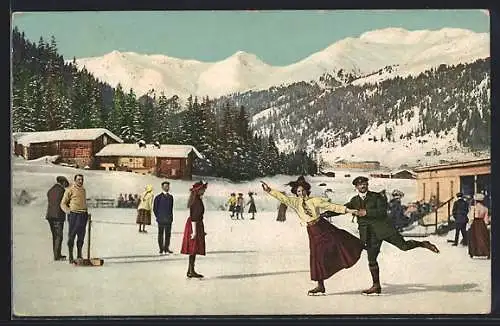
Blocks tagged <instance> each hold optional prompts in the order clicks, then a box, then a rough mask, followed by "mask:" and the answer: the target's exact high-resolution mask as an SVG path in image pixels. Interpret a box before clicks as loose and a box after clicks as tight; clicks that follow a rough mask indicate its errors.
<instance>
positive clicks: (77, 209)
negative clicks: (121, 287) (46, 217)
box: [61, 174, 88, 264]
mask: <svg viewBox="0 0 500 326" xmlns="http://www.w3.org/2000/svg"><path fill="white" fill-rule="evenodd" d="M74 181H75V182H74V183H73V184H72V185H71V186H70V187H68V188H67V189H66V191H65V192H64V196H63V198H62V200H61V209H62V210H63V211H64V212H65V213H66V214H68V224H69V225H68V253H69V262H70V264H72V263H74V262H75V260H74V257H73V248H74V244H75V238H76V237H77V236H78V239H77V240H76V250H77V251H76V252H77V254H76V258H77V259H83V256H82V248H83V241H84V239H85V228H86V226H87V221H88V212H87V192H86V190H85V188H84V187H83V175H82V174H77V175H75V177H74Z"/></svg>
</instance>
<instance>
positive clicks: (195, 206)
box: [189, 196, 205, 222]
mask: <svg viewBox="0 0 500 326" xmlns="http://www.w3.org/2000/svg"><path fill="white" fill-rule="evenodd" d="M203 214H205V205H203V201H202V200H201V198H200V197H199V196H196V197H195V198H194V200H193V203H192V204H191V207H189V216H190V217H191V221H192V222H200V221H203Z"/></svg>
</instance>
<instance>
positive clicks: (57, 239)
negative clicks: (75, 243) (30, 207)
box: [45, 176, 69, 260]
mask: <svg viewBox="0 0 500 326" xmlns="http://www.w3.org/2000/svg"><path fill="white" fill-rule="evenodd" d="M68 186H69V181H68V179H66V178H65V177H63V176H58V177H57V178H56V184H55V185H53V186H52V187H51V188H50V189H49V191H47V214H46V215H45V218H46V219H47V221H48V222H49V225H50V232H51V233H52V251H53V253H54V260H66V256H63V255H61V245H62V240H63V228H64V220H65V219H66V213H64V211H63V210H62V209H61V200H62V198H63V196H64V191H65V188H66V187H68Z"/></svg>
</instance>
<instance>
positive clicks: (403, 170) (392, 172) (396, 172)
mask: <svg viewBox="0 0 500 326" xmlns="http://www.w3.org/2000/svg"><path fill="white" fill-rule="evenodd" d="M401 172H408V173H410V174H412V175H417V174H416V173H415V172H413V171H412V170H410V169H399V170H394V171H391V174H398V173H401Z"/></svg>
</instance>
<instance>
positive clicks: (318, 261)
mask: <svg viewBox="0 0 500 326" xmlns="http://www.w3.org/2000/svg"><path fill="white" fill-rule="evenodd" d="M288 185H290V186H291V187H292V193H293V194H294V195H295V196H294V197H288V196H285V195H283V194H282V193H281V192H279V191H277V190H274V189H271V188H270V187H269V186H268V185H267V184H266V183H264V182H262V188H263V189H264V191H265V192H267V193H269V194H270V195H271V196H273V197H274V198H276V199H277V200H279V201H280V202H281V203H283V204H285V205H286V206H289V207H291V208H293V209H294V210H295V212H296V213H297V215H298V217H299V219H300V220H301V224H303V225H307V233H308V235H309V251H310V273H311V279H312V280H313V281H317V282H318V285H317V286H316V287H315V288H313V289H311V290H309V291H308V295H314V294H318V293H325V284H324V280H326V279H328V278H329V277H330V276H332V275H333V274H335V273H337V272H338V271H340V270H341V269H343V268H349V267H351V266H353V265H354V264H355V263H356V262H357V261H358V260H359V258H360V256H361V251H362V250H363V244H362V242H361V241H360V240H359V239H358V238H356V237H355V236H353V235H351V234H350V233H349V232H347V231H345V230H342V229H339V228H337V227H335V226H334V225H332V224H330V223H329V222H328V221H327V220H325V219H324V218H320V217H319V216H318V210H319V209H320V208H321V209H328V210H331V211H335V212H337V213H340V214H346V213H354V212H356V210H354V209H349V208H347V207H345V206H343V205H337V204H333V203H330V202H328V200H326V199H325V198H322V197H309V195H310V193H311V190H310V189H311V185H310V184H309V183H308V182H306V180H305V179H304V177H302V176H301V177H299V178H298V179H297V181H292V182H290V183H289V184H288Z"/></svg>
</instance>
